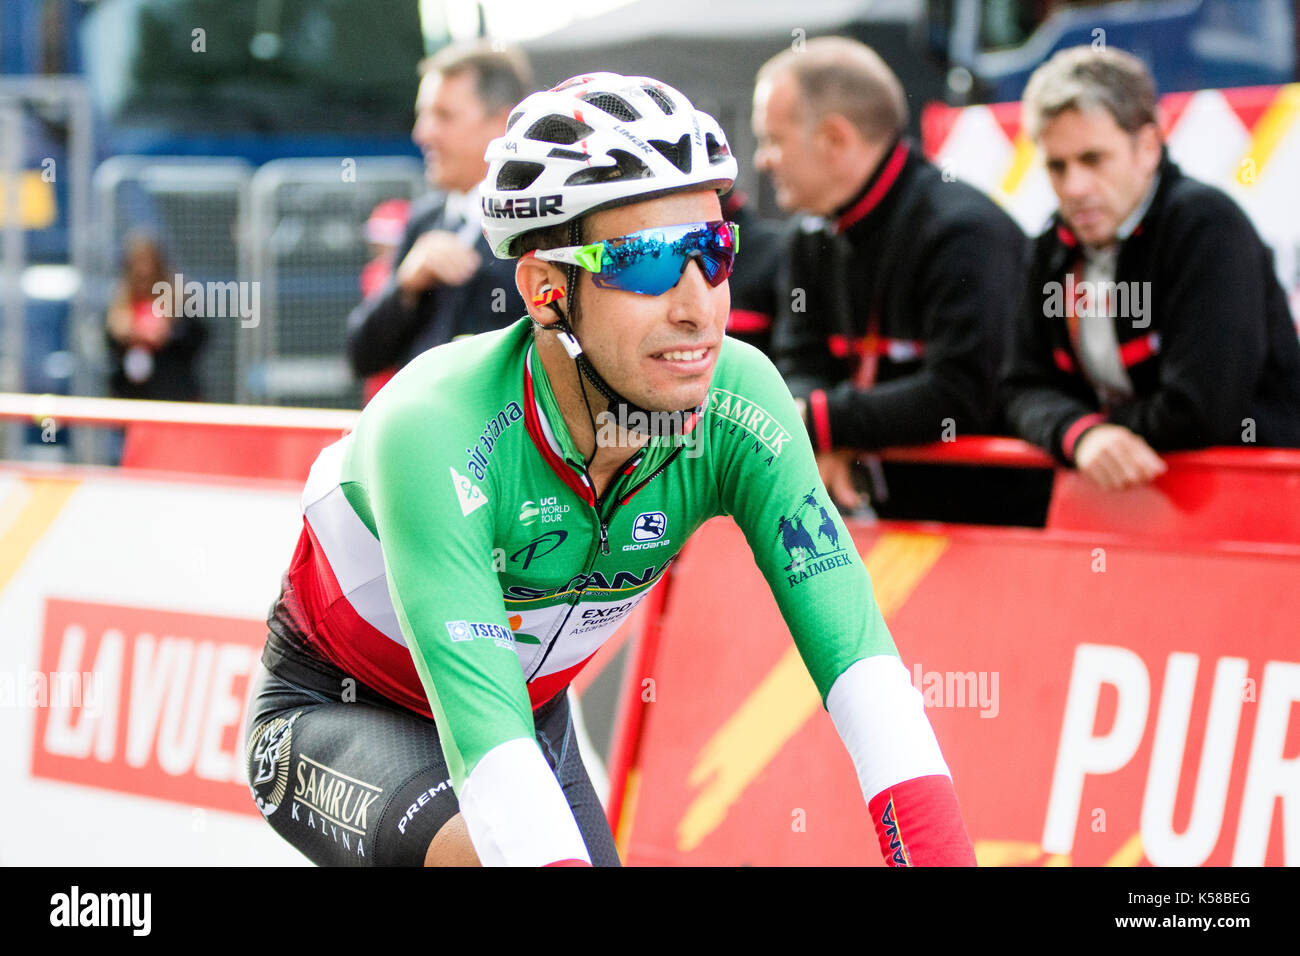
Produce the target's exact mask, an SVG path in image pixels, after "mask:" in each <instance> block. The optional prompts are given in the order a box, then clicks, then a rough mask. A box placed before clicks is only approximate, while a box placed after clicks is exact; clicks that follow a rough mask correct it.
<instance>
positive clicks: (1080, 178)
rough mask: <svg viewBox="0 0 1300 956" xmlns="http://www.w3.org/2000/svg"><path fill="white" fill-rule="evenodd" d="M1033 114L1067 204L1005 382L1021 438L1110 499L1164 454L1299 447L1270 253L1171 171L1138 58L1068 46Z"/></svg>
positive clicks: (1292, 355) (1286, 333)
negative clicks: (1069, 466) (1070, 468)
mask: <svg viewBox="0 0 1300 956" xmlns="http://www.w3.org/2000/svg"><path fill="white" fill-rule="evenodd" d="M1023 110H1024V113H1023V115H1024V122H1025V127H1026V132H1027V133H1028V134H1029V135H1030V136H1031V137H1033V138H1034V139H1035V140H1037V142H1038V144H1039V145H1040V147H1041V148H1042V151H1043V154H1044V156H1045V159H1046V163H1047V172H1048V175H1049V178H1050V179H1051V182H1052V188H1053V189H1054V190H1055V192H1056V195H1057V198H1058V199H1059V201H1060V206H1059V210H1058V212H1057V213H1056V215H1055V217H1054V221H1053V222H1052V223H1051V224H1050V226H1049V227H1048V229H1047V230H1046V231H1045V232H1044V233H1043V234H1042V235H1041V236H1039V237H1038V239H1037V241H1036V243H1035V245H1034V251H1033V258H1032V266H1031V271H1030V277H1029V283H1028V287H1027V289H1026V293H1025V298H1024V300H1023V303H1022V306H1021V309H1020V315H1019V319H1018V322H1017V327H1016V334H1015V339H1014V346H1013V350H1012V352H1011V356H1010V359H1009V362H1008V365H1007V368H1006V370H1005V375H1004V386H1005V393H1006V402H1007V416H1008V419H1009V420H1010V421H1011V423H1012V424H1013V426H1014V427H1015V429H1016V430H1017V432H1018V433H1019V434H1020V435H1021V436H1022V437H1023V438H1025V439H1026V440H1027V441H1031V442H1033V443H1035V444H1036V445H1040V446H1041V447H1043V448H1044V449H1046V450H1047V451H1048V452H1050V453H1051V454H1052V455H1053V456H1054V457H1056V458H1057V459H1058V460H1060V461H1061V462H1063V463H1065V464H1073V465H1075V466H1076V467H1077V468H1078V470H1079V471H1080V472H1081V473H1082V474H1083V475H1085V476H1086V477H1087V478H1089V479H1090V480H1092V481H1094V482H1095V483H1096V484H1097V485H1099V486H1100V487H1102V488H1124V487H1130V486H1133V485H1138V484H1143V483H1145V482H1148V481H1150V480H1151V479H1153V478H1155V477H1156V476H1158V475H1159V474H1161V473H1162V472H1163V471H1164V470H1165V464H1164V462H1163V461H1162V460H1161V459H1160V456H1159V455H1158V454H1157V452H1161V451H1173V450H1176V449H1192V448H1203V447H1206V446H1210V445H1242V444H1245V445H1246V446H1248V447H1249V445H1251V444H1252V443H1253V444H1256V445H1265V446H1270V445H1271V446H1281V447H1300V343H1298V342H1297V335H1296V327H1295V323H1294V321H1293V320H1292V318H1291V314H1290V311H1289V309H1288V307H1287V302H1286V296H1285V294H1284V293H1283V291H1282V287H1281V285H1280V284H1279V283H1278V279H1277V275H1276V273H1275V272H1274V270H1273V262H1272V254H1271V253H1270V251H1269V249H1268V248H1267V247H1266V246H1265V245H1264V243H1263V242H1262V241H1261V240H1260V238H1259V235H1258V234H1257V233H1256V231H1255V229H1254V227H1253V226H1252V225H1251V223H1250V221H1249V220H1248V219H1247V218H1246V216H1245V214H1244V213H1243V212H1242V211H1241V209H1240V208H1239V207H1238V206H1237V205H1236V203H1234V202H1233V201H1232V200H1231V199H1230V198H1229V197H1228V196H1227V195H1225V194H1224V193H1222V192H1220V191H1219V190H1217V189H1215V188H1213V187H1211V186H1207V185H1205V184H1203V183H1199V182H1197V181H1195V180H1193V179H1189V178H1187V177H1186V176H1184V175H1183V174H1182V173H1181V172H1180V171H1179V169H1178V166H1177V165H1175V164H1174V163H1173V162H1171V161H1170V159H1169V156H1168V153H1167V151H1166V149H1165V147H1164V145H1163V143H1162V141H1161V135H1160V127H1159V125H1158V123H1157V119H1156V92H1155V84H1154V82H1153V81H1152V79H1151V76H1150V74H1149V72H1148V71H1147V69H1146V67H1145V66H1144V65H1143V64H1142V62H1141V61H1140V60H1138V59H1137V58H1136V57H1134V56H1131V55H1129V54H1127V53H1123V52H1121V51H1118V50H1114V49H1103V50H1096V49H1092V48H1091V47H1077V48H1074V49H1070V50H1064V51H1062V52H1060V53H1058V54H1057V55H1056V56H1054V57H1053V58H1052V59H1051V60H1049V61H1048V62H1047V63H1045V64H1044V65H1043V66H1041V67H1039V69H1038V70H1037V71H1036V72H1035V73H1034V75H1033V76H1032V77H1031V78H1030V81H1029V84H1028V86H1026V88H1025V95H1024V102H1023Z"/></svg>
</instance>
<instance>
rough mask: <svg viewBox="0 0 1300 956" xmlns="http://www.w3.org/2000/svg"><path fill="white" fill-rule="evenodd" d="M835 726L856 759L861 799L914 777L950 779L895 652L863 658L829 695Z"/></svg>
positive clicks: (915, 692) (922, 703) (917, 695)
mask: <svg viewBox="0 0 1300 956" xmlns="http://www.w3.org/2000/svg"><path fill="white" fill-rule="evenodd" d="M826 709H827V710H828V711H830V715H831V720H833V721H834V722H835V729H836V730H837V731H839V734H840V739H841V740H843V741H844V746H845V748H846V749H847V750H848V752H849V756H850V757H852V758H853V766H854V768H855V769H856V770H857V772H858V783H859V785H860V786H861V787H862V796H863V798H864V799H865V800H866V801H867V802H868V803H870V802H871V800H872V798H873V797H874V796H875V795H876V794H878V793H880V792H881V791H883V790H885V789H887V788H889V787H892V786H893V785H894V784H897V783H902V782H903V781H904V780H911V779H912V778H914V777H928V776H931V775H933V774H943V775H944V776H945V777H951V776H952V774H950V773H949V772H948V765H947V764H946V763H944V759H943V754H942V753H941V752H940V750H939V741H938V739H937V738H936V737H935V736H934V728H933V727H931V726H930V719H929V718H928V717H926V715H925V701H924V700H923V699H922V697H921V692H920V691H918V690H917V689H916V688H915V687H913V686H912V681H911V678H909V677H908V675H907V668H905V667H904V666H903V662H902V661H900V660H899V659H898V658H897V657H894V656H893V655H892V654H880V655H877V656H875V657H864V658H863V659H862V660H860V661H855V662H854V663H853V664H851V665H850V666H849V667H848V669H846V670H845V671H844V673H843V674H841V675H840V676H839V677H837V678H836V679H835V683H834V684H832V685H831V689H830V693H828V694H827V695H826Z"/></svg>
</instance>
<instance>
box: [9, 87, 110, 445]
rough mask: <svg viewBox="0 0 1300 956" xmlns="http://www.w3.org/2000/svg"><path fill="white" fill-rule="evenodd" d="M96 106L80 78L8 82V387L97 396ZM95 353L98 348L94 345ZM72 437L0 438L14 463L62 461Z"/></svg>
mask: <svg viewBox="0 0 1300 956" xmlns="http://www.w3.org/2000/svg"><path fill="white" fill-rule="evenodd" d="M92 155H93V146H92V142H91V118H90V101H89V96H88V94H87V92H86V88H85V84H84V83H83V82H82V81H81V80H80V79H79V78H76V77H65V76H18V77H13V76H0V233H2V236H0V327H2V329H3V332H2V334H0V388H4V389H9V390H15V391H17V390H32V391H38V392H67V391H78V390H89V389H91V388H93V364H94V361H93V360H94V357H95V356H94V355H93V354H91V355H90V356H89V359H90V360H89V361H86V360H84V359H83V355H84V352H83V348H82V346H83V344H84V343H86V342H87V341H88V338H87V336H88V330H89V329H90V327H91V325H92V321H91V319H90V318H89V310H88V307H87V300H86V289H85V282H84V277H85V275H86V271H87V266H88V263H89V250H90V247H91V236H90V230H89V204H90V171H91V157H92ZM91 348H92V351H93V345H92V346H91ZM67 437H68V436H67V435H66V434H64V433H62V432H59V431H57V430H49V429H41V428H39V427H34V426H28V427H24V426H15V427H13V428H6V429H3V430H0V439H2V442H0V444H3V448H2V449H0V451H3V453H4V454H7V455H14V454H18V453H19V451H18V449H19V447H20V446H22V445H23V443H24V441H26V442H27V444H28V446H29V447H31V448H33V449H34V450H33V452H32V454H31V455H30V456H29V457H54V458H61V457H62V456H63V455H64V454H65V453H66V451H67V450H68V448H69V444H68V442H67V441H66V438H67Z"/></svg>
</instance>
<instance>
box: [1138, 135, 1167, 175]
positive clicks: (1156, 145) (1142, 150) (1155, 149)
mask: <svg viewBox="0 0 1300 956" xmlns="http://www.w3.org/2000/svg"><path fill="white" fill-rule="evenodd" d="M1162 146H1164V141H1163V140H1162V139H1161V138H1160V127H1158V126H1157V125H1156V124H1155V123H1147V124H1146V125H1145V126H1143V127H1142V128H1141V129H1139V130H1138V131H1137V149H1138V157H1139V159H1140V161H1141V163H1142V166H1143V168H1144V169H1146V170H1147V171H1148V172H1155V169H1156V167H1157V166H1159V165H1160V152H1161V147H1162Z"/></svg>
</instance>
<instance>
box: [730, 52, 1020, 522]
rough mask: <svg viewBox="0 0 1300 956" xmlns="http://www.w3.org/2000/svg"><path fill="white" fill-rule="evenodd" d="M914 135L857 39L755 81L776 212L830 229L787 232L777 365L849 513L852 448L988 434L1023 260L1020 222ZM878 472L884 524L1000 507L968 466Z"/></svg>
mask: <svg viewBox="0 0 1300 956" xmlns="http://www.w3.org/2000/svg"><path fill="white" fill-rule="evenodd" d="M906 124H907V102H906V98H905V96H904V93H903V88H902V86H901V84H900V83H899V81H898V78H897V77H896V76H895V75H894V73H893V72H892V71H891V70H890V69H889V67H888V66H887V65H886V64H885V63H884V61H883V60H881V59H880V57H879V56H877V55H876V53H875V52H874V51H872V50H871V49H870V48H869V47H867V46H865V45H864V44H862V43H859V42H857V41H856V40H850V39H847V38H843V37H823V38H818V39H814V40H810V41H809V42H808V44H807V46H806V49H805V50H804V51H803V52H795V51H793V50H788V51H785V52H783V53H781V54H779V55H777V56H776V57H774V58H773V59H771V60H769V61H768V62H767V63H766V64H764V66H763V67H762V69H761V70H760V71H759V73H758V79H757V84H756V88H755V93H754V131H755V134H756V136H757V138H758V142H759V147H758V153H757V155H756V157H755V163H756V165H757V166H758V168H759V169H760V170H761V171H763V172H765V173H767V174H769V175H770V176H771V177H772V180H773V183H774V185H775V187H776V195H777V201H778V202H779V203H780V204H781V205H782V206H783V207H784V208H786V209H789V210H797V211H800V212H804V213H810V214H812V215H813V216H816V217H820V218H819V219H817V220H813V221H811V222H807V223H805V225H804V227H803V228H801V229H800V230H798V231H797V232H796V234H795V236H794V239H793V243H792V247H791V252H790V255H789V257H788V263H787V270H786V275H785V277H784V279H783V281H782V283H781V284H782V286H783V287H784V289H785V290H786V293H785V294H784V295H783V296H782V297H781V300H780V308H779V310H778V314H777V318H776V322H775V325H774V327H773V332H772V353H773V358H774V360H775V362H776V365H777V368H779V369H780V370H781V372H782V374H784V375H785V376H786V379H787V382H788V383H789V385H790V388H791V391H792V392H794V394H795V396H796V398H799V399H803V400H805V401H806V409H807V410H806V417H807V423H808V428H809V432H810V434H811V437H812V440H813V445H814V447H815V448H816V449H817V450H818V452H819V455H818V463H819V465H820V466H821V471H822V478H823V480H824V481H825V482H826V485H827V488H828V489H829V490H830V491H831V493H832V495H833V496H834V497H835V499H836V500H837V501H838V502H839V503H840V504H841V505H844V506H848V507H856V506H858V505H859V504H860V497H859V494H858V492H857V490H856V488H855V486H854V482H853V480H852V475H853V472H852V469H853V463H854V461H855V460H856V459H857V458H858V457H859V450H861V449H879V448H883V447H886V446H890V445H909V444H919V443H925V442H933V441H938V440H940V439H942V438H945V437H948V438H952V437H955V436H956V435H958V434H961V435H969V434H984V433H988V432H990V431H992V430H993V428H994V425H995V421H996V413H997V408H996V403H995V401H996V388H995V386H996V381H997V371H998V367H999V365H1000V363H1001V360H1002V356H1003V351H1004V348H1005V342H1006V338H1007V335H1008V334H1009V327H1010V323H1011V318H1012V310H1013V307H1014V302H1013V301H1012V299H1013V296H1012V295H1009V294H1008V290H1012V289H1017V288H1018V287H1019V286H1020V283H1021V270H1022V269H1023V265H1024V255H1025V245H1026V244H1025V237H1024V235H1023V233H1022V232H1021V231H1020V228H1019V227H1018V226H1017V225H1016V224H1015V222H1014V221H1013V220H1012V219H1011V218H1010V217H1009V216H1008V215H1007V214H1006V213H1004V212H1003V211H1002V210H1001V209H999V208H998V207H997V206H996V205H995V204H994V203H993V202H992V200H990V199H989V198H988V197H987V196H985V195H983V194H982V193H980V192H979V191H978V190H976V189H974V188H972V187H970V186H968V185H966V184H964V183H961V182H955V181H947V180H948V178H946V177H944V176H943V175H942V174H941V173H940V171H939V170H938V169H937V168H936V167H934V166H933V165H932V164H931V163H929V162H928V161H927V160H926V159H925V158H924V157H923V156H922V155H921V151H920V149H919V148H918V147H917V146H916V145H915V144H914V143H912V142H911V141H910V140H909V139H907V138H906V137H905V136H904V135H903V130H904V129H905V127H906ZM876 474H877V478H878V479H883V481H881V480H877V481H876V483H875V484H876V487H875V489H874V492H873V498H874V500H875V503H876V504H877V506H878V507H877V511H879V512H880V513H881V514H882V515H883V514H888V515H889V516H892V517H911V516H925V517H943V518H946V519H947V520H958V519H960V518H961V517H963V516H965V517H967V518H968V519H969V517H970V516H971V512H970V510H969V508H970V506H971V505H972V504H977V505H980V506H986V505H988V504H989V503H990V501H991V499H990V495H989V493H988V490H987V489H986V488H983V487H976V486H975V485H973V484H972V482H975V481H977V478H976V476H972V475H971V474H969V473H967V470H962V469H953V468H946V469H935V468H933V467H929V466H917V465H906V466H888V467H886V468H884V469H877V472H876ZM894 479H897V480H894ZM887 497H888V499H889V500H890V502H891V504H890V505H889V507H888V509H887V510H886V511H881V510H880V508H879V505H881V504H884V502H885V499H886V498H887ZM914 509H920V512H921V513H922V514H916V515H914V514H913V510H914ZM985 520H996V518H992V517H989V518H986V519H985Z"/></svg>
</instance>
